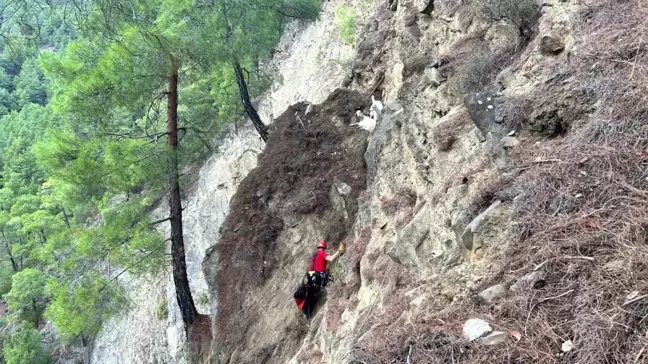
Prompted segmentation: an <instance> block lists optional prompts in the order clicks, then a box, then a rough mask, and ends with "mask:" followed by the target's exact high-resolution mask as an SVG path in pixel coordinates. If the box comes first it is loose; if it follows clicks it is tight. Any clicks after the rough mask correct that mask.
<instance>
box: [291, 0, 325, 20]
mask: <svg viewBox="0 0 648 364" xmlns="http://www.w3.org/2000/svg"><path fill="white" fill-rule="evenodd" d="M281 12H282V13H283V14H286V15H288V16H290V17H291V18H299V19H307V20H317V19H318V18H319V12H320V2H319V0H287V1H284V2H283V3H282V7H281Z"/></svg>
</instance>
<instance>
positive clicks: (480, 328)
mask: <svg viewBox="0 0 648 364" xmlns="http://www.w3.org/2000/svg"><path fill="white" fill-rule="evenodd" d="M492 331H493V328H492V327H491V326H490V325H489V324H488V322H486V321H484V320H482V319H477V318H474V319H470V320H468V321H466V323H465V324H464V326H463V336H464V338H465V339H466V340H468V341H475V340H477V339H479V338H480V337H483V336H485V335H487V334H489V333H491V332H492Z"/></svg>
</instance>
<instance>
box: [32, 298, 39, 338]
mask: <svg viewBox="0 0 648 364" xmlns="http://www.w3.org/2000/svg"><path fill="white" fill-rule="evenodd" d="M32 310H33V311H34V328H35V329H37V330H38V321H40V320H39V319H38V309H37V308H36V299H35V298H32Z"/></svg>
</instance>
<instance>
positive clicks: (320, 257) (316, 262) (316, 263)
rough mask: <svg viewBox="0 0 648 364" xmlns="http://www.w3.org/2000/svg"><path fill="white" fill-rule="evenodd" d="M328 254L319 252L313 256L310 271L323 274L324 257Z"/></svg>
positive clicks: (322, 251) (324, 266)
mask: <svg viewBox="0 0 648 364" xmlns="http://www.w3.org/2000/svg"><path fill="white" fill-rule="evenodd" d="M327 256H328V254H327V253H326V251H324V250H319V251H317V254H316V255H315V259H313V265H312V266H311V270H314V271H316V272H325V271H326V263H327V262H326V257H327Z"/></svg>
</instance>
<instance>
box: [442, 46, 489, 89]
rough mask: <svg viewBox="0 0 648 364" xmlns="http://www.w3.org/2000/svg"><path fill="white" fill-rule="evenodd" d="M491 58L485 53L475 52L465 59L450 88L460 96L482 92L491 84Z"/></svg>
mask: <svg viewBox="0 0 648 364" xmlns="http://www.w3.org/2000/svg"><path fill="white" fill-rule="evenodd" d="M491 63H492V56H491V55H489V54H488V53H487V52H476V53H474V54H473V55H472V56H470V57H469V58H467V59H466V61H465V63H463V64H462V65H461V66H460V67H459V69H458V70H457V72H456V75H455V76H454V77H453V79H452V81H451V86H452V87H453V88H454V89H456V90H457V91H459V92H460V93H462V94H467V93H470V92H478V91H482V90H483V89H484V87H486V86H487V85H488V84H489V83H490V82H491V77H489V72H485V70H487V69H489V68H490V66H491Z"/></svg>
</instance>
